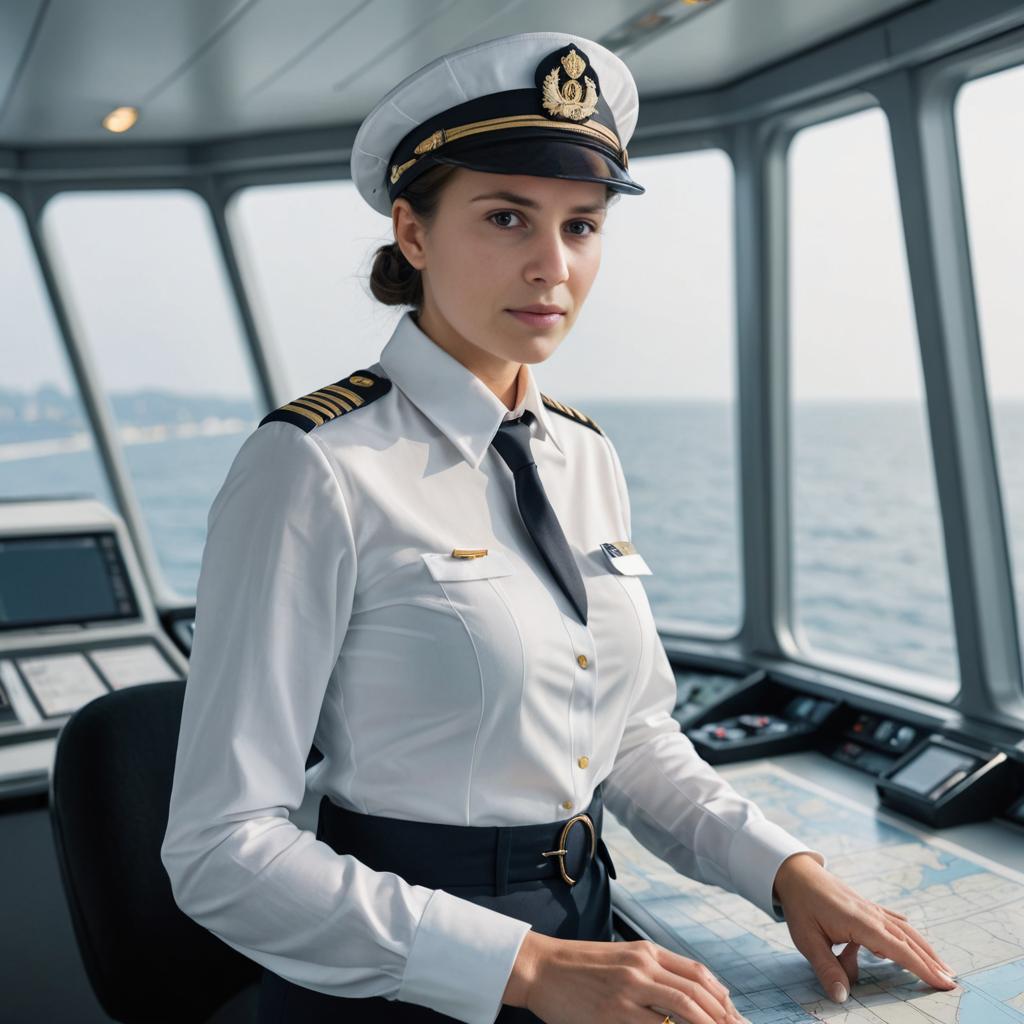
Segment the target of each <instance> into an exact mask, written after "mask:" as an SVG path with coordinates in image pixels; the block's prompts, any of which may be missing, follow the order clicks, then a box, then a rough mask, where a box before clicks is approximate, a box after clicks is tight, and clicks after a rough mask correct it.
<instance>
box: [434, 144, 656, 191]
mask: <svg viewBox="0 0 1024 1024" xmlns="http://www.w3.org/2000/svg"><path fill="white" fill-rule="evenodd" d="M427 156H428V158H429V159H430V160H431V162H432V163H440V164H454V165H455V166H457V167H468V168H469V169H470V170H474V171H487V172H489V173H492V174H533V175H537V176H539V177H542V178H569V179H571V180H573V181H595V182H599V183H603V184H605V185H607V186H609V188H611V189H612V190H613V191H615V192H623V193H626V194H627V195H634V196H638V195H642V194H643V193H644V192H646V191H647V190H646V189H645V188H644V187H643V185H640V184H638V183H637V182H635V181H634V180H633V179H632V178H631V177H630V176H629V172H628V171H627V170H626V169H625V168H624V167H623V166H622V165H621V164H620V163H619V162H618V161H617V160H615V159H614V158H613V157H612V156H611V155H610V154H609V153H608V152H607V151H606V150H603V149H601V148H599V147H598V146H596V145H591V144H590V143H588V142H585V141H582V140H580V141H576V140H573V141H569V140H566V139H553V138H550V137H547V136H545V137H537V136H534V137H530V138H518V139H508V140H502V141H501V142H495V141H494V140H491V141H489V142H486V143H480V144H478V145H470V146H459V147H458V148H455V147H453V148H452V149H451V150H450V151H449V152H448V153H447V154H442V153H440V152H436V153H429V154H427Z"/></svg>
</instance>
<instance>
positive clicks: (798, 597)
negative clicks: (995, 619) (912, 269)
mask: <svg viewBox="0 0 1024 1024" xmlns="http://www.w3.org/2000/svg"><path fill="white" fill-rule="evenodd" d="M788 172H789V173H788V209H789V310H790V339H789V340H790V360H789V363H790V380H789V393H790V402H791V415H790V432H791V435H790V451H791V469H790V473H791V479H790V487H791V491H790V495H791V508H792V516H791V520H792V530H793V537H792V549H793V571H792V586H793V615H794V637H795V640H796V642H797V644H798V646H799V647H800V648H801V649H802V650H803V651H804V652H805V653H806V654H808V655H809V656H810V658H811V660H814V661H816V662H817V663H819V664H822V663H827V662H832V663H833V664H837V665H839V666H841V667H847V668H852V669H853V670H854V671H864V670H866V671H867V672H868V673H869V674H870V675H872V676H874V677H876V678H877V677H881V678H882V679H884V680H887V681H889V682H891V683H892V684H893V685H897V686H901V687H903V688H905V689H909V690H915V691H917V692H920V693H922V694H925V695H928V696H932V697H935V698H937V699H948V698H950V697H952V696H953V695H954V694H955V693H956V691H957V689H958V678H959V669H958V664H957V657H956V641H955V637H954V632H953V620H952V610H951V603H950V596H949V586H948V580H947V571H946V562H945V551H944V546H943V539H942V530H941V523H940V518H939V506H938V499H937V494H936V487H935V480H934V476H933V468H932V452H931V441H930V437H929V431H928V423H927V416H926V405H925V398H924V383H923V377H922V373H921V364H920V355H919V351H918V345H917V333H916V328H915V323H914V315H913V305H912V298H911V291H910V281H909V275H908V271H907V265H906V252H905V248H904V242H903V234H902V229H901V220H900V208H899V202H898V198H897V190H896V178H895V173H894V167H893V158H892V151H891V143H890V138H889V129H888V121H887V119H886V117H885V115H884V113H883V112H882V111H881V110H879V109H877V108H872V109H869V110H864V111H861V112H859V113H856V114H853V115H849V116H845V117H842V118H838V119H834V120H831V121H827V122H824V123H820V124H815V125H813V126H811V127H807V128H804V129H802V130H800V131H799V132H797V133H796V135H795V136H794V137H793V140H792V142H791V144H790V148H789V152H788Z"/></svg>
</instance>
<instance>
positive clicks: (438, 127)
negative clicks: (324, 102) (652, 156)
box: [352, 32, 645, 216]
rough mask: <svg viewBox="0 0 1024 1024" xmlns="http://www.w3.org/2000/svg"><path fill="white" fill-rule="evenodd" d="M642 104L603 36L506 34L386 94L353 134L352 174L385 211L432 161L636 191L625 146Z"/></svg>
mask: <svg viewBox="0 0 1024 1024" xmlns="http://www.w3.org/2000/svg"><path fill="white" fill-rule="evenodd" d="M638 112H639V100H638V96H637V89H636V83H635V82H634V81H633V76H632V74H631V73H630V71H629V68H628V67H626V65H625V63H624V62H623V61H622V59H621V58H620V57H618V56H616V55H615V54H614V53H612V52H611V50H608V49H606V48H605V47H603V46H602V45H601V44H600V43H596V42H594V41H593V40H590V39H584V38H583V37H582V36H575V35H571V34H568V33H565V32H521V33H517V34H515V35H509V36H502V37H501V38H499V39H490V40H487V41H486V42H482V43H476V44H475V45H473V46H468V47H465V48H464V49H461V50H456V51H454V52H452V53H448V54H444V55H443V56H441V57H438V58H437V59H436V60H434V61H431V62H430V63H429V64H425V65H424V66H423V67H421V68H420V69H419V70H418V71H414V72H413V73H412V74H411V75H409V76H408V77H406V78H405V79H403V80H402V81H401V82H399V83H398V85H396V86H395V87H394V88H393V89H392V90H391V91H390V92H389V93H388V94H387V95H386V96H384V97H383V98H382V99H381V100H380V101H379V102H378V103H377V105H376V106H375V107H374V108H373V110H371V111H370V113H369V114H367V115H366V118H365V119H364V120H363V123H362V124H361V125H360V127H359V131H358V132H357V133H356V137H355V141H354V143H353V146H352V180H353V182H354V183H355V186H356V188H357V189H358V190H359V194H360V195H361V196H362V197H363V198H364V199H365V200H366V201H367V202H368V203H369V204H370V206H372V207H373V208H374V209H375V210H377V211H378V212H379V213H383V214H384V215H385V216H390V215H391V204H392V203H393V202H394V201H395V200H396V199H397V198H398V197H399V196H400V195H401V194H402V192H403V190H404V189H406V188H407V187H408V186H409V184H410V183H411V182H413V181H415V180H416V178H418V177H419V176H420V175H421V174H422V173H423V172H424V171H426V170H428V169H429V168H431V167H434V166H436V165H437V164H454V165H456V166H459V167H468V168H471V169H472V170H477V171H488V172H492V173H498V174H533V175H540V176H542V177H546V178H571V179H574V180H577V181H596V182H603V183H604V184H606V185H608V186H609V187H610V188H612V189H613V190H614V191H616V192H623V193H627V194H631V195H640V194H641V193H643V192H644V191H645V189H644V188H643V186H642V185H639V184H637V182H635V181H634V180H633V179H632V178H631V177H630V174H629V170H628V168H629V158H628V156H627V153H626V146H627V145H628V143H629V140H630V138H631V137H632V135H633V129H634V128H635V127H636V122H637V115H638Z"/></svg>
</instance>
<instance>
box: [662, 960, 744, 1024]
mask: <svg viewBox="0 0 1024 1024" xmlns="http://www.w3.org/2000/svg"><path fill="white" fill-rule="evenodd" d="M651 982H652V984H654V985H655V986H657V989H656V991H655V992H654V993H653V994H652V995H651V997H650V1000H649V1001H650V1002H651V1003H655V1002H656V1003H658V1005H659V1006H660V1005H662V1004H664V1005H665V1006H668V1007H669V1008H670V1009H669V1010H668V1013H670V1014H672V1015H673V1016H676V1013H675V1011H673V1010H672V1009H671V1007H672V1006H673V1005H675V1004H673V1003H671V1002H665V1000H666V999H669V1000H670V999H672V998H675V999H683V1000H690V1001H692V1002H693V1003H696V1004H697V1006H699V1007H700V1009H701V1010H702V1011H703V1012H704V1013H705V1014H706V1015H707V1016H708V1018H709V1019H710V1020H713V1021H715V1022H716V1024H717V1022H718V1021H722V1022H723V1024H726V1022H728V1021H731V1020H732V1019H733V1018H734V1017H735V1016H736V1015H737V1014H736V1009H735V1007H733V1005H732V1003H731V1001H730V1000H729V997H728V996H726V997H725V999H719V998H718V997H717V995H716V994H715V993H714V992H711V991H710V990H709V989H707V988H705V987H704V986H703V985H701V984H700V983H699V982H696V981H681V980H680V978H679V977H678V975H675V974H672V973H671V972H670V971H666V970H664V969H659V971H658V972H656V973H655V974H654V975H653V976H652V978H651ZM663 993H669V994H667V995H664V994H663ZM680 1008H682V1007H680Z"/></svg>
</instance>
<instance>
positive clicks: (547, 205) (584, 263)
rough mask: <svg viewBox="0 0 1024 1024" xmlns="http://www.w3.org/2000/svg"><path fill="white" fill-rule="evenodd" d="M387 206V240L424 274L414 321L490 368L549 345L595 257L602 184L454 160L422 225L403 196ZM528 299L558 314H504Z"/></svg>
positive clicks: (567, 322)
mask: <svg viewBox="0 0 1024 1024" xmlns="http://www.w3.org/2000/svg"><path fill="white" fill-rule="evenodd" d="M400 206H404V207H405V209H404V211H399V210H398V209H395V208H397V207H400ZM394 207H395V208H393V210H392V217H393V221H394V226H395V237H396V239H397V240H398V242H399V244H400V245H401V247H402V251H403V252H404V253H405V255H406V258H408V259H409V262H410V263H412V265H413V266H415V267H418V268H419V269H420V270H421V271H422V272H423V297H424V301H423V310H422V312H421V314H420V317H419V324H420V327H421V328H422V329H423V330H424V331H425V332H426V333H427V334H428V335H429V336H430V337H432V338H433V339H434V340H435V341H437V342H439V343H441V344H443V345H444V346H445V347H446V348H448V349H449V351H452V352H453V354H455V355H456V356H457V357H463V361H464V362H466V361H467V358H466V357H468V359H469V360H472V361H475V362H478V363H482V364H484V368H485V370H489V371H491V372H500V371H499V370H498V366H499V365H500V364H501V363H538V362H542V361H543V360H545V359H547V358H548V356H550V355H551V354H552V352H554V351H555V349H556V348H557V347H558V345H559V344H560V343H561V341H562V339H563V338H564V337H565V336H566V334H568V332H569V330H570V328H571V327H572V325H573V323H574V322H575V321H576V317H577V316H578V315H579V311H580V309H581V308H582V307H583V302H584V300H585V299H586V297H587V293H588V292H589V291H590V286H591V285H592V284H593V283H594V278H595V277H596V276H597V270H598V267H599V266H600V263H601V235H600V232H601V230H602V228H603V225H604V218H605V215H606V207H605V186H604V185H603V184H601V183H599V182H591V181H571V180H567V179H562V178H543V177H537V176H535V175H528V174H491V173H485V172H483V171H473V170H469V169H468V168H465V167H459V168H456V170H455V171H454V173H453V174H452V175H451V176H450V177H449V178H448V180H447V182H446V183H445V187H444V190H443V192H442V194H441V200H440V202H439V205H438V211H437V215H436V217H435V218H434V220H433V222H432V223H431V224H430V225H429V227H424V226H423V225H421V224H419V223H418V222H416V221H415V218H414V217H413V216H412V211H411V208H410V207H409V206H408V203H407V202H406V201H405V200H403V199H401V198H399V199H397V200H395V204H394ZM535 304H540V305H549V306H556V307H558V309H559V310H561V311H562V312H561V314H560V315H558V316H556V317H555V318H554V319H553V320H552V321H551V322H548V323H545V322H541V321H535V322H530V320H529V318H528V317H523V318H520V317H517V316H514V315H513V313H512V312H510V311H511V310H522V309H523V308H524V307H527V306H532V305H535ZM470 347H474V348H476V349H479V350H481V351H480V352H479V353H474V352H472V351H470ZM488 357H490V358H488Z"/></svg>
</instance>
